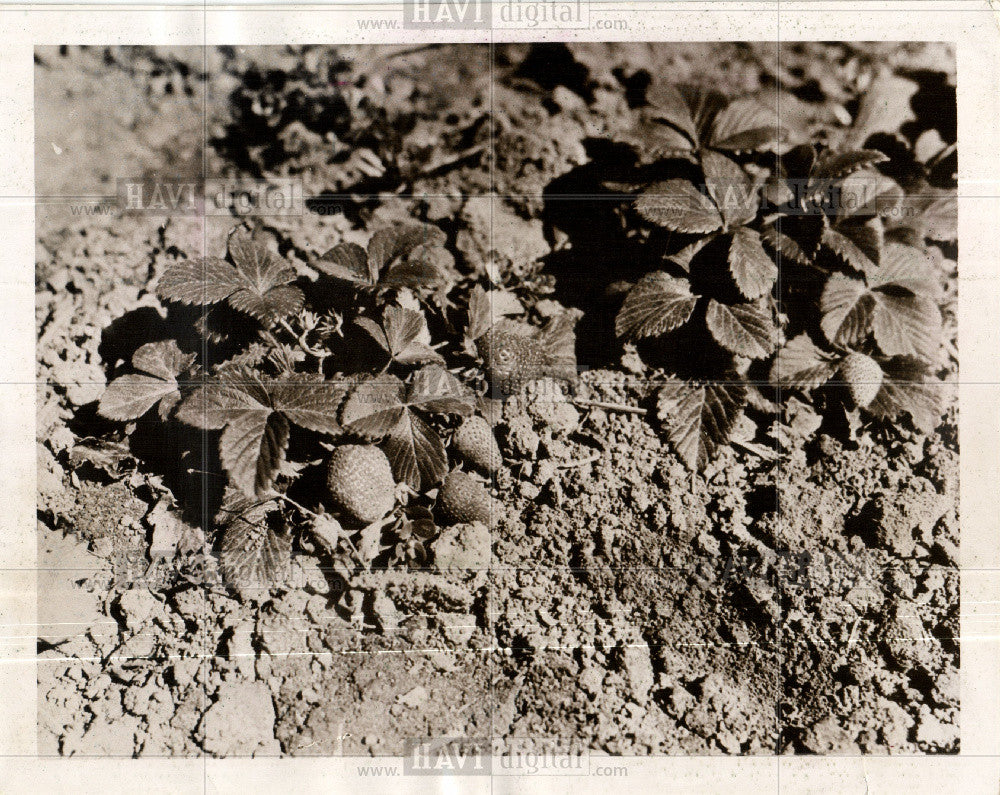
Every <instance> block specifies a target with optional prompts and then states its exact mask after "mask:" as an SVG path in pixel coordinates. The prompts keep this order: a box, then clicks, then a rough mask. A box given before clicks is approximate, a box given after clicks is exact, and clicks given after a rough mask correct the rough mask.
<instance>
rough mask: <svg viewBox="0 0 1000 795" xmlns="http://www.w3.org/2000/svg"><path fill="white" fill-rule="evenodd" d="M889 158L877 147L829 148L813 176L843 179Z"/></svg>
mask: <svg viewBox="0 0 1000 795" xmlns="http://www.w3.org/2000/svg"><path fill="white" fill-rule="evenodd" d="M888 159H889V158H888V157H886V155H884V154H883V153H882V152H879V151H878V150H877V149H855V150H853V151H850V152H833V151H830V150H827V151H825V152H824V153H823V154H822V155H821V156H820V158H819V160H818V161H817V163H816V166H815V167H814V169H813V171H812V174H811V177H812V179H813V180H816V181H823V180H837V179H843V178H844V177H846V176H848V175H850V174H853V173H854V172H855V171H859V170H861V169H863V168H870V167H871V166H875V165H878V164H879V163H884V162H886V161H887V160H888Z"/></svg>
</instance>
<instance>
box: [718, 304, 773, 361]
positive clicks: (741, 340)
mask: <svg viewBox="0 0 1000 795" xmlns="http://www.w3.org/2000/svg"><path fill="white" fill-rule="evenodd" d="M705 321H706V323H707V325H708V330H709V331H710V332H712V336H713V337H714V338H715V341H716V342H718V343H719V345H721V346H722V347H723V348H725V349H726V350H727V351H729V352H731V353H735V354H736V355H737V356H746V357H748V358H750V359H763V358H765V357H767V356H770V355H771V353H772V352H773V351H774V348H775V346H776V345H777V335H778V330H777V328H776V327H775V325H774V321H773V320H772V319H771V316H770V314H768V313H767V312H765V311H764V310H763V309H760V308H759V307H756V306H754V305H753V304H735V305H727V304H722V303H719V302H718V301H716V300H715V299H711V300H710V301H709V302H708V309H707V311H706V313H705Z"/></svg>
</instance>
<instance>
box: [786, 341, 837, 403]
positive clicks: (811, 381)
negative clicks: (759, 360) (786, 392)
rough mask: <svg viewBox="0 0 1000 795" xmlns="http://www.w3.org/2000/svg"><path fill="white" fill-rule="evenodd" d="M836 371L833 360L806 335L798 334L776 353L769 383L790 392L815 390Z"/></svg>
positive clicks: (835, 364)
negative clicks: (788, 389) (791, 390)
mask: <svg viewBox="0 0 1000 795" xmlns="http://www.w3.org/2000/svg"><path fill="white" fill-rule="evenodd" d="M836 371H837V361H836V359H834V358H833V357H832V356H829V355H827V354H826V353H824V352H823V351H822V350H820V349H819V348H818V347H816V345H815V344H814V343H813V341H812V340H811V339H809V335H808V334H799V335H798V336H797V337H793V338H792V339H791V340H789V341H788V342H787V343H786V344H785V345H784V346H783V347H782V348H781V350H779V351H778V355H777V356H776V357H775V358H774V364H773V365H772V366H771V377H770V381H771V383H772V384H773V385H774V386H782V387H786V388H790V389H805V390H809V389H816V388H817V387H819V386H821V385H823V384H825V383H826V382H827V381H829V380H830V379H831V378H832V377H833V375H834V373H835V372H836Z"/></svg>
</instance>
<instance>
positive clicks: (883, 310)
mask: <svg viewBox="0 0 1000 795" xmlns="http://www.w3.org/2000/svg"><path fill="white" fill-rule="evenodd" d="M874 295H875V296H876V304H875V311H874V313H873V316H872V332H873V333H874V335H875V342H876V343H878V346H879V348H880V349H881V350H882V352H883V353H884V354H885V355H886V356H916V357H919V358H921V359H924V360H926V361H928V362H932V361H934V360H935V359H936V358H937V354H938V350H939V349H940V347H941V311H940V310H939V309H938V307H937V304H936V303H935V302H934V301H933V300H932V299H930V298H927V297H926V296H917V295H899V294H895V293H888V292H881V291H880V292H877V293H875V294H874Z"/></svg>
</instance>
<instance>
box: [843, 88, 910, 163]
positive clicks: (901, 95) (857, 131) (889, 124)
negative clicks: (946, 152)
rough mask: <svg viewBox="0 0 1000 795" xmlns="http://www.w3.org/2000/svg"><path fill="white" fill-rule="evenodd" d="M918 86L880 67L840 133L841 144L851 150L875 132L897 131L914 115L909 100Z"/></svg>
mask: <svg viewBox="0 0 1000 795" xmlns="http://www.w3.org/2000/svg"><path fill="white" fill-rule="evenodd" d="M918 88H919V86H918V85H917V83H915V82H914V81H912V80H907V79H906V78H903V77H898V76H897V75H894V74H892V72H890V71H889V70H888V69H885V70H883V71H882V72H881V73H880V74H879V75H878V76H877V77H876V78H875V79H874V80H873V81H872V82H871V85H869V87H868V90H867V91H866V92H865V93H864V95H862V97H861V101H860V102H859V103H858V112H857V114H856V115H855V117H854V123H853V124H852V125H851V128H850V129H849V130H848V131H847V134H846V135H845V136H844V140H843V145H844V147H845V148H847V149H854V148H857V147H860V146H862V145H863V144H864V142H865V141H866V140H868V138H869V137H870V136H872V135H874V134H875V133H880V132H884V133H895V132H896V131H897V130H899V128H900V127H902V126H903V123H904V122H907V121H909V120H910V119H912V118H914V115H913V109H912V107H911V106H910V100H911V99H912V97H913V95H914V94H915V93H917V89H918Z"/></svg>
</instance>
